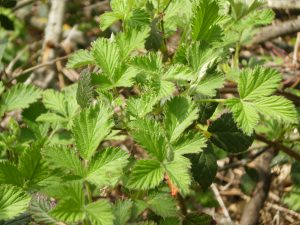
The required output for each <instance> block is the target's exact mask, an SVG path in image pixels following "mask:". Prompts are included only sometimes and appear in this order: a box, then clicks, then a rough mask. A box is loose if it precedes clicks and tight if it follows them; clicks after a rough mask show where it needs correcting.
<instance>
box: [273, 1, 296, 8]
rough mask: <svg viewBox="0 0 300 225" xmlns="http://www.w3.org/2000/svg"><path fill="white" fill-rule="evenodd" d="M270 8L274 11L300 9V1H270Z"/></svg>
mask: <svg viewBox="0 0 300 225" xmlns="http://www.w3.org/2000/svg"><path fill="white" fill-rule="evenodd" d="M268 6H269V7H270V8H274V9H300V1H299V0H268Z"/></svg>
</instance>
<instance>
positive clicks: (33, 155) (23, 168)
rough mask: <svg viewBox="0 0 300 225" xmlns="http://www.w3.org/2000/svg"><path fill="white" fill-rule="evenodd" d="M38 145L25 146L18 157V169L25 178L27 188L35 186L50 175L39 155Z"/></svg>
mask: <svg viewBox="0 0 300 225" xmlns="http://www.w3.org/2000/svg"><path fill="white" fill-rule="evenodd" d="M40 148H41V146H40V145H32V146H31V147H30V148H27V149H26V150H25V152H24V153H23V154H22V155H21V156H20V158H19V165H18V168H19V171H20V173H21V174H22V176H23V178H25V180H26V183H25V185H26V187H27V188H37V187H38V186H40V185H42V182H43V181H44V180H46V179H47V178H49V177H50V174H49V168H48V166H47V164H46V162H45V160H44V159H42V157H41V153H40Z"/></svg>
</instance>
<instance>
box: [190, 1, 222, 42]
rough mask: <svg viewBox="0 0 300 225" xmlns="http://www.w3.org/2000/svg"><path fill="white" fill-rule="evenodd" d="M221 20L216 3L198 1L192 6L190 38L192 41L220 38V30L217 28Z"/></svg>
mask: <svg viewBox="0 0 300 225" xmlns="http://www.w3.org/2000/svg"><path fill="white" fill-rule="evenodd" d="M220 20H221V16H219V6H218V4H217V2H216V1H211V0H200V1H195V2H194V4H193V17H192V19H191V24H192V38H193V39H194V40H206V41H212V39H213V38H214V37H218V38H219V37H220V35H221V32H222V30H221V29H220V27H218V22H219V21H220Z"/></svg>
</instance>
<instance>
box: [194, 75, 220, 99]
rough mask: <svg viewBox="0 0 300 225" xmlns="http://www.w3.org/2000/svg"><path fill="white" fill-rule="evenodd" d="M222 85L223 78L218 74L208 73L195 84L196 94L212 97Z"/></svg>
mask: <svg viewBox="0 0 300 225" xmlns="http://www.w3.org/2000/svg"><path fill="white" fill-rule="evenodd" d="M223 85H224V76H223V75H222V74H220V73H208V74H206V75H205V76H204V77H203V78H202V79H201V80H200V81H199V83H198V84H197V87H196V93H197V94H201V95H205V96H210V97H214V96H216V94H217V91H216V90H217V89H219V88H222V87H223Z"/></svg>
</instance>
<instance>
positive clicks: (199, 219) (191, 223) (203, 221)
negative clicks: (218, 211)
mask: <svg viewBox="0 0 300 225" xmlns="http://www.w3.org/2000/svg"><path fill="white" fill-rule="evenodd" d="M215 224H216V222H215V221H214V219H213V218H212V217H211V216H209V215H207V214H204V213H201V214H200V213H191V214H188V215H187V216H186V217H185V218H184V220H183V223H182V225H215Z"/></svg>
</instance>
